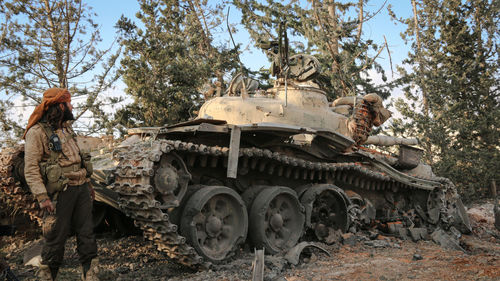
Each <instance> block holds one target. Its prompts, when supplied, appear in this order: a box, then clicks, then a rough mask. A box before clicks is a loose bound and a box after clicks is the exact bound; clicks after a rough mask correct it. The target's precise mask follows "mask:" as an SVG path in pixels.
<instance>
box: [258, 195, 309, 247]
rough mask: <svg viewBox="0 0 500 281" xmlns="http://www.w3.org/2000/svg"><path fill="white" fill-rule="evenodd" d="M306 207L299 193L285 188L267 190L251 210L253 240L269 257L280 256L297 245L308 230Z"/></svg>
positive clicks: (259, 196)
mask: <svg viewBox="0 0 500 281" xmlns="http://www.w3.org/2000/svg"><path fill="white" fill-rule="evenodd" d="M304 221H305V216H304V207H303V206H302V205H301V204H300V202H299V199H298V198H297V195H296V193H295V192H294V191H293V190H292V189H290V188H288V187H283V186H273V187H268V188H265V189H263V190H262V191H261V192H260V193H259V194H258V195H257V197H256V198H255V199H254V200H253V203H252V207H251V209H250V230H251V231H250V238H251V239H252V242H253V243H254V245H255V246H256V247H258V248H262V247H265V249H266V253H269V254H276V253H278V252H280V251H283V250H287V249H289V248H291V247H293V246H295V244H297V242H298V240H299V238H300V236H302V232H303V228H304Z"/></svg>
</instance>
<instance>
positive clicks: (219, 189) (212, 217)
mask: <svg viewBox="0 0 500 281" xmlns="http://www.w3.org/2000/svg"><path fill="white" fill-rule="evenodd" d="M180 226H181V228H180V231H181V234H182V235H184V236H186V238H187V240H188V242H189V244H191V246H193V247H194V248H195V249H196V251H197V252H198V254H200V255H201V256H204V257H205V258H207V259H208V260H210V261H211V262H219V261H223V260H224V259H226V258H227V257H228V255H229V254H230V253H231V252H232V250H233V249H235V248H236V247H237V246H238V245H239V244H241V243H243V242H245V240H246V236H247V230H248V215H247V210H246V207H245V204H244V203H243V200H242V199H241V197H240V196H239V195H238V194H237V193H236V192H235V191H234V190H232V189H230V188H228V187H225V186H204V187H203V188H201V189H200V190H198V191H196V192H195V193H194V194H193V195H192V196H191V197H190V198H189V200H188V201H187V202H186V206H185V208H184V211H183V213H182V218H181V225H180Z"/></svg>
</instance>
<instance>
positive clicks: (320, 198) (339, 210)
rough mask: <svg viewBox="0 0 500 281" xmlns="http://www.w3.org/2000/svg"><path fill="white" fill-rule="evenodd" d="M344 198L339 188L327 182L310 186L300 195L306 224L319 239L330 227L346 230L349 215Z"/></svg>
mask: <svg viewBox="0 0 500 281" xmlns="http://www.w3.org/2000/svg"><path fill="white" fill-rule="evenodd" d="M346 199H347V196H346V195H345V193H344V192H343V191H342V190H341V189H340V188H338V187H336V186H334V185H327V184H325V185H316V186H312V187H311V188H309V189H308V190H306V191H305V192H304V193H303V194H302V196H301V197H300V202H301V203H302V204H303V205H304V207H305V209H306V226H308V227H311V228H312V229H313V231H314V234H315V235H316V237H317V238H318V239H319V240H324V239H325V238H326V237H327V236H328V235H329V234H330V229H333V230H337V229H340V230H341V231H342V232H346V231H347V228H348V227H349V216H348V213H347V205H348V202H346ZM347 200H348V199H347Z"/></svg>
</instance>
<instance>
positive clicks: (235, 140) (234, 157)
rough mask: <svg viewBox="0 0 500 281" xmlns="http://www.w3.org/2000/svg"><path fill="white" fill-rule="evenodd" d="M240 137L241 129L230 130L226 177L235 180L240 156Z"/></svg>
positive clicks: (236, 127)
mask: <svg viewBox="0 0 500 281" xmlns="http://www.w3.org/2000/svg"><path fill="white" fill-rule="evenodd" d="M240 137H241V129H240V127H238V126H234V127H233V128H232V130H231V140H230V143H229V154H228V164H227V177H228V178H233V179H235V178H236V174H237V172H238V158H239V154H240Z"/></svg>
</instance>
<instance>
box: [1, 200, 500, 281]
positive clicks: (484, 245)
mask: <svg viewBox="0 0 500 281" xmlns="http://www.w3.org/2000/svg"><path fill="white" fill-rule="evenodd" d="M468 213H469V216H470V218H471V221H472V224H473V229H474V230H473V233H472V234H471V235H463V236H462V237H461V238H460V245H461V246H462V248H463V251H461V250H453V249H446V248H443V247H441V246H439V245H437V244H435V243H434V242H432V241H424V240H420V241H418V242H413V241H404V240H401V239H399V238H396V237H390V236H385V235H383V234H381V233H376V232H371V233H369V232H367V233H363V234H361V233H359V234H356V235H352V234H347V235H343V237H342V239H340V241H339V242H338V243H334V244H332V245H322V246H323V247H324V248H325V249H326V250H327V251H328V252H329V253H330V256H328V255H326V254H324V253H323V252H321V251H319V250H309V251H306V250H304V251H303V254H302V255H301V259H300V263H299V264H298V265H291V264H290V263H289V262H287V261H286V260H285V259H284V258H283V257H282V256H265V278H264V280H280V281H284V280H288V281H292V280H410V279H417V280H500V232H499V231H498V230H496V229H495V228H494V226H493V223H494V219H493V218H494V216H493V204H492V202H483V203H481V204H476V205H473V206H471V208H470V209H469V210H468ZM98 244H99V256H100V262H101V266H102V272H101V276H100V277H101V279H102V280H200V281H202V280H203V281H215V280H251V279H252V262H253V260H254V255H253V250H251V249H242V251H241V252H240V253H238V254H237V256H236V257H234V259H233V260H232V261H230V262H228V263H226V264H221V265H216V266H214V267H213V268H211V269H208V270H203V271H198V272H196V271H193V270H190V269H187V268H185V267H182V266H178V265H176V264H172V263H170V262H169V261H168V260H167V259H166V257H165V256H164V255H163V254H161V253H159V252H158V251H156V250H155V247H154V246H153V245H152V244H151V243H150V242H147V241H144V239H143V238H142V237H141V236H128V237H122V238H118V239H116V238H113V237H112V235H111V234H110V233H103V234H100V235H99V236H98ZM35 245H36V233H35V234H34V233H28V232H24V233H18V234H17V235H16V236H12V237H9V236H3V237H0V257H4V258H5V260H6V261H7V263H8V264H9V265H10V267H11V269H12V270H13V272H14V273H15V274H16V275H17V276H18V277H19V279H20V280H36V278H35V277H34V276H35V268H34V267H32V266H25V265H24V264H23V255H24V253H25V252H26V251H27V250H29V249H32V248H33V247H34V246H35ZM308 249H309V248H308ZM58 280H79V263H78V255H77V253H76V249H75V239H74V238H72V239H70V240H69V242H68V243H67V249H66V256H65V264H64V267H63V268H62V269H61V271H60V275H59V278H58ZM0 281H2V280H1V278H0Z"/></svg>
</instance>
